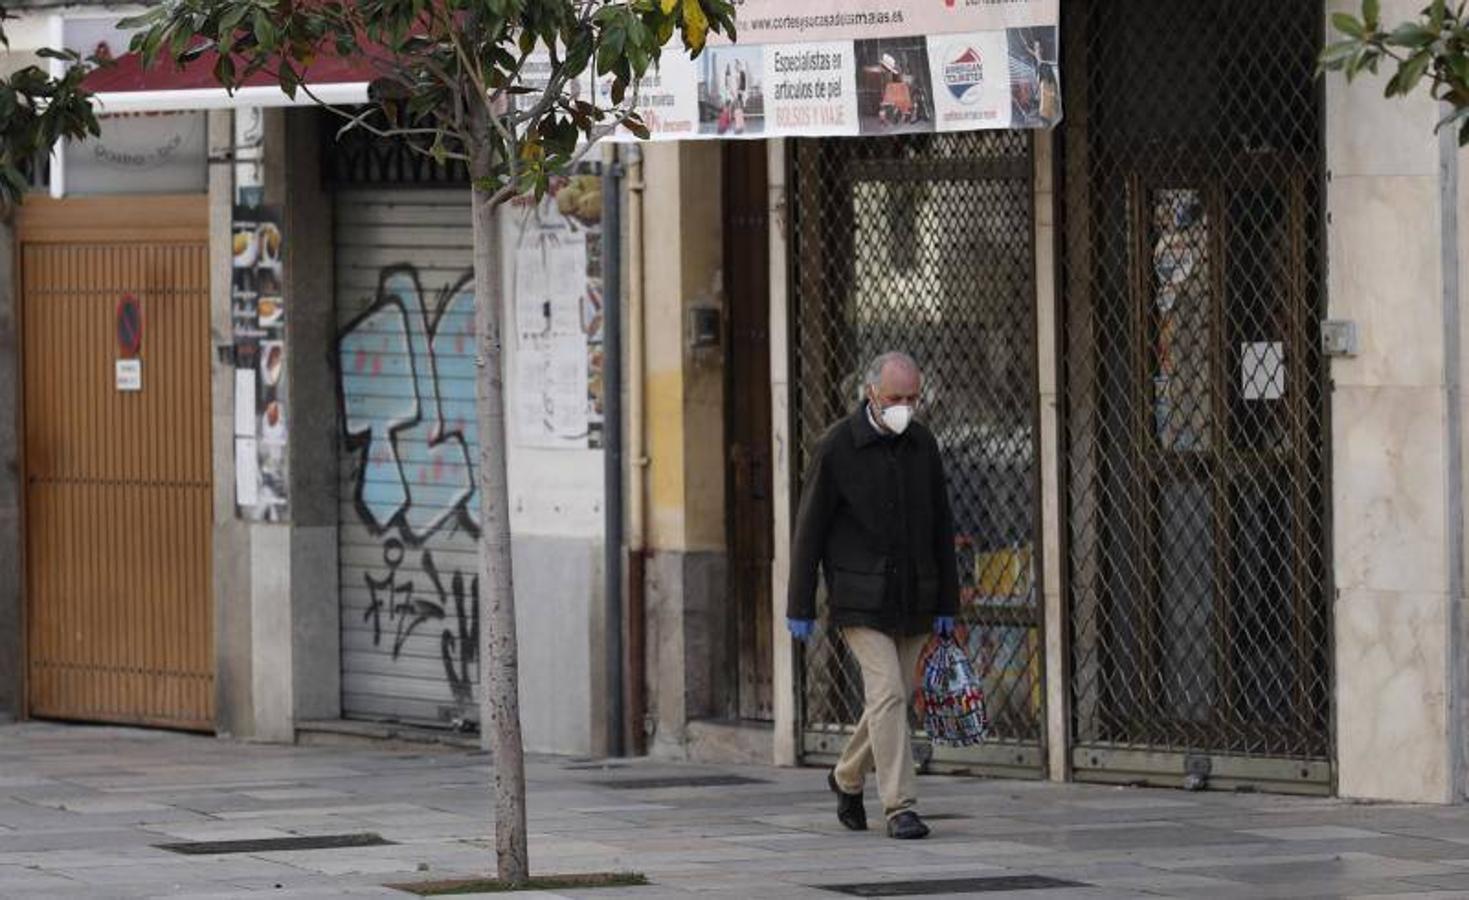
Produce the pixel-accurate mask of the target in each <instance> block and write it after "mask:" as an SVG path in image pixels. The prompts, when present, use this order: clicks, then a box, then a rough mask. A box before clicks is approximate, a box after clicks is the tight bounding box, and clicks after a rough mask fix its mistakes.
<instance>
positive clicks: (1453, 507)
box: [1438, 104, 1469, 803]
mask: <svg viewBox="0 0 1469 900" xmlns="http://www.w3.org/2000/svg"><path fill="white" fill-rule="evenodd" d="M1441 106H1442V107H1443V108H1442V110H1441V111H1442V112H1444V113H1445V114H1447V113H1448V112H1452V110H1451V109H1450V108H1449V107H1448V105H1447V104H1441ZM1457 138H1458V131H1457V130H1455V129H1453V128H1443V129H1440V130H1439V135H1438V154H1439V173H1438V189H1439V216H1440V229H1441V231H1440V259H1441V262H1440V268H1441V270H1442V272H1443V332H1444V395H1445V396H1444V401H1445V403H1444V406H1445V408H1446V409H1447V412H1448V415H1447V422H1446V427H1447V431H1448V433H1447V435H1446V444H1445V447H1444V450H1445V451H1446V452H1445V454H1444V455H1445V456H1446V457H1447V460H1446V462H1447V464H1448V471H1447V472H1446V473H1445V474H1446V475H1447V479H1446V482H1447V483H1446V487H1447V494H1448V496H1447V497H1445V498H1444V499H1445V502H1446V505H1447V507H1448V509H1447V511H1446V514H1447V517H1448V520H1447V521H1446V522H1445V523H1444V524H1445V526H1446V527H1445V531H1446V532H1447V534H1446V538H1447V540H1448V557H1449V571H1448V586H1449V608H1448V611H1447V612H1448V615H1447V620H1448V621H1447V625H1448V627H1447V628H1445V629H1444V631H1445V632H1446V634H1445V639H1446V640H1447V641H1448V646H1447V647H1446V648H1445V649H1446V651H1447V656H1446V659H1447V660H1448V665H1449V671H1448V678H1447V679H1446V680H1447V684H1448V692H1447V693H1448V697H1447V701H1448V713H1449V715H1448V723H1449V728H1448V731H1449V733H1448V741H1449V746H1448V754H1449V798H1448V799H1449V802H1450V803H1456V802H1458V801H1460V800H1462V799H1464V798H1465V774H1466V773H1465V766H1466V764H1469V760H1466V759H1465V757H1464V749H1465V748H1464V739H1463V734H1462V731H1463V728H1464V725H1463V722H1464V718H1463V716H1464V713H1465V710H1464V688H1465V686H1464V684H1463V683H1462V681H1463V679H1464V678H1465V677H1466V675H1469V672H1466V669H1465V662H1466V661H1465V659H1464V658H1463V656H1464V637H1463V635H1462V634H1461V633H1460V629H1461V628H1462V627H1463V619H1464V617H1463V612H1462V610H1461V608H1460V607H1461V604H1462V603H1463V602H1464V580H1465V573H1464V431H1463V428H1464V410H1463V406H1462V404H1463V390H1462V385H1461V384H1460V379H1461V377H1462V375H1461V371H1460V368H1461V360H1460V353H1462V352H1463V347H1462V342H1461V340H1460V331H1459V329H1460V326H1461V318H1460V308H1459V144H1458V139H1457Z"/></svg>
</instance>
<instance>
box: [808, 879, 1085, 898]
mask: <svg viewBox="0 0 1469 900" xmlns="http://www.w3.org/2000/svg"><path fill="white" fill-rule="evenodd" d="M812 887H815V888H817V889H819V890H823V891H832V892H833V893H837V894H846V895H848V896H851V897H930V896H933V895H935V894H991V893H995V892H997V891H1042V890H1046V889H1049V888H1076V887H1088V885H1085V884H1082V883H1081V882H1078V881H1062V880H1061V879H1059V878H1047V877H1046V876H1044V875H996V876H993V877H990V878H944V879H938V880H934V881H873V882H868V883H866V884H816V885H812Z"/></svg>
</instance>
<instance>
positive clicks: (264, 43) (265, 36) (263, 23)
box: [253, 10, 280, 50]
mask: <svg viewBox="0 0 1469 900" xmlns="http://www.w3.org/2000/svg"><path fill="white" fill-rule="evenodd" d="M253 24H254V30H255V38H256V39H257V40H259V41H260V47H261V49H263V50H274V49H275V46H276V42H277V41H278V40H279V39H280V32H279V31H277V30H276V27H275V25H274V23H272V22H271V21H270V17H269V16H267V15H266V14H265V12H264V10H256V11H255V18H254V20H253Z"/></svg>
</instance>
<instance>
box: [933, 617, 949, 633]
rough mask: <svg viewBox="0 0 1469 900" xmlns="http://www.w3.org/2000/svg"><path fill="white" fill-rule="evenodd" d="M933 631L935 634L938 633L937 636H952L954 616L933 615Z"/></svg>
mask: <svg viewBox="0 0 1469 900" xmlns="http://www.w3.org/2000/svg"><path fill="white" fill-rule="evenodd" d="M933 633H934V634H936V635H938V636H939V637H953V636H954V617H953V616H934V617H933Z"/></svg>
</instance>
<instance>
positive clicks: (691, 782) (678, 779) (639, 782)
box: [592, 775, 771, 791]
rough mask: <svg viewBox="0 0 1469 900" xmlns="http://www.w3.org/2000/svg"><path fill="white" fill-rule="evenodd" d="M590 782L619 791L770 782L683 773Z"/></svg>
mask: <svg viewBox="0 0 1469 900" xmlns="http://www.w3.org/2000/svg"><path fill="white" fill-rule="evenodd" d="M592 784H594V785H596V786H597V787H604V788H612V789H614V790H619V791H631V790H638V789H642V790H654V789H656V788H678V787H735V786H736V785H742V784H771V782H769V781H765V780H764V779H761V778H747V777H745V776H744V775H685V776H672V777H668V778H618V779H609V780H607V781H594V782H592Z"/></svg>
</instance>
